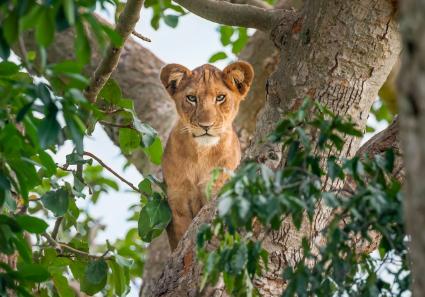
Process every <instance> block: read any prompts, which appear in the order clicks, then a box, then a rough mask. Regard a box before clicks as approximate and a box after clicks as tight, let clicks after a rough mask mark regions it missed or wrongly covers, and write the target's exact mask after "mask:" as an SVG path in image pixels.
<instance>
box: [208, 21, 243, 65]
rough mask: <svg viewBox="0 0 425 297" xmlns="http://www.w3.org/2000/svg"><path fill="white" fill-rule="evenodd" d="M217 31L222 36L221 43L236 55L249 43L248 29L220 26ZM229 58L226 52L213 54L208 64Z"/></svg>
mask: <svg viewBox="0 0 425 297" xmlns="http://www.w3.org/2000/svg"><path fill="white" fill-rule="evenodd" d="M217 31H218V33H219V34H220V42H221V44H222V45H223V47H224V48H226V47H227V48H229V49H230V50H231V52H232V54H234V55H237V54H239V53H240V52H241V50H242V49H243V48H244V47H245V45H246V43H247V42H248V38H249V35H248V29H247V28H242V27H230V26H224V25H220V26H219V27H218V29H217ZM227 58H228V54H227V53H226V52H225V51H220V52H217V53H215V54H213V55H212V56H211V57H210V59H209V61H208V62H210V63H214V62H216V61H219V60H224V59H227Z"/></svg>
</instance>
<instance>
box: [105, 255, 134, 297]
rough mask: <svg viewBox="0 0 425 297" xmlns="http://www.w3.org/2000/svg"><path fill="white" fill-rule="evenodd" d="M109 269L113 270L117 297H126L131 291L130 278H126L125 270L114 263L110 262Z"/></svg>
mask: <svg viewBox="0 0 425 297" xmlns="http://www.w3.org/2000/svg"><path fill="white" fill-rule="evenodd" d="M109 267H110V268H111V270H112V275H111V276H112V283H113V284H114V291H115V295H116V296H125V295H126V293H127V292H128V290H129V288H130V287H129V285H130V278H127V277H126V274H125V272H124V270H126V269H127V270H128V268H122V267H120V266H119V265H118V264H117V263H115V262H114V261H109Z"/></svg>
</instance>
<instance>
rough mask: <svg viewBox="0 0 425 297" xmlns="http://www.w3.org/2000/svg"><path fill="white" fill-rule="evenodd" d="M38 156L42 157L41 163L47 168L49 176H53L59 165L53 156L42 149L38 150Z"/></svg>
mask: <svg viewBox="0 0 425 297" xmlns="http://www.w3.org/2000/svg"><path fill="white" fill-rule="evenodd" d="M38 156H39V157H40V161H41V164H42V165H43V166H44V168H45V169H46V175H47V177H51V176H52V175H53V174H55V173H56V169H57V167H56V163H55V161H53V159H52V157H51V156H50V155H49V154H48V153H46V152H45V151H42V150H40V151H39V152H38Z"/></svg>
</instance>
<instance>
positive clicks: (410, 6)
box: [398, 0, 425, 297]
mask: <svg viewBox="0 0 425 297" xmlns="http://www.w3.org/2000/svg"><path fill="white" fill-rule="evenodd" d="M400 3H401V4H400V5H401V19H400V30H401V32H402V36H403V45H404V50H403V57H402V66H401V70H400V76H399V79H398V83H399V84H398V85H399V91H400V94H399V95H400V96H399V111H400V124H401V127H400V137H401V142H402V147H403V149H404V152H405V155H404V162H405V169H406V183H405V187H404V191H405V200H404V201H405V204H404V208H405V218H406V219H405V221H406V231H407V234H408V235H409V237H410V242H409V245H410V262H411V271H412V279H413V284H412V293H413V296H415V297H418V296H423V295H424V292H425V277H424V275H425V232H424V228H423V227H424V226H425V216H424V213H425V183H424V168H425V30H424V28H425V2H424V1H420V0H406V1H402V2H400Z"/></svg>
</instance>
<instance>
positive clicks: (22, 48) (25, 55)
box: [18, 36, 32, 73]
mask: <svg viewBox="0 0 425 297" xmlns="http://www.w3.org/2000/svg"><path fill="white" fill-rule="evenodd" d="M18 44H19V50H20V51H21V55H22V63H23V64H24V66H25V68H26V69H27V70H28V72H29V73H31V71H32V67H31V64H30V63H29V61H28V52H27V49H26V48H25V43H24V39H23V38H22V36H19V38H18Z"/></svg>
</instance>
